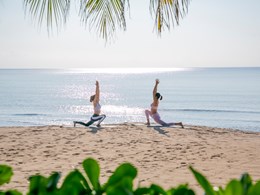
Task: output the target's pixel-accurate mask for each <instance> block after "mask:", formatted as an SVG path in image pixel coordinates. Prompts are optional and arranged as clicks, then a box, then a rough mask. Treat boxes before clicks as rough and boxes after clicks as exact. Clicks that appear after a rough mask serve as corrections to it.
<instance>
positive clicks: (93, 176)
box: [83, 158, 100, 191]
mask: <svg viewBox="0 0 260 195" xmlns="http://www.w3.org/2000/svg"><path fill="white" fill-rule="evenodd" d="M83 168H84V170H85V172H86V174H87V176H88V178H89V180H90V182H91V184H92V186H93V188H94V189H95V190H96V191H98V190H100V183H99V175H100V168H99V165H98V163H97V161H96V160H94V159H92V158H88V159H86V160H84V161H83Z"/></svg>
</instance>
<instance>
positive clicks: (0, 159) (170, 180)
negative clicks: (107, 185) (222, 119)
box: [0, 123, 260, 194]
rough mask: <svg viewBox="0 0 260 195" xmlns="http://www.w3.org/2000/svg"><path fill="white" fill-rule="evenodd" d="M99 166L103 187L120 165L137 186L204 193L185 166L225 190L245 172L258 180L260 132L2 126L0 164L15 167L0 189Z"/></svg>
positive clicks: (138, 126) (130, 125)
mask: <svg viewBox="0 0 260 195" xmlns="http://www.w3.org/2000/svg"><path fill="white" fill-rule="evenodd" d="M88 157H92V158H94V159H96V160H98V162H99V164H100V167H101V178H100V180H101V183H102V184H104V182H105V181H107V178H108V177H109V176H110V175H111V174H112V173H113V171H114V170H115V168H116V167H118V166H119V165H120V164H121V163H123V162H130V163H132V164H133V165H134V166H135V167H137V169H138V176H137V179H136V180H135V183H136V185H137V184H140V185H141V186H149V185H150V184H151V183H156V184H159V185H161V186H162V187H164V188H166V189H168V188H170V187H175V186H177V185H179V184H183V183H189V185H190V187H191V188H192V189H194V190H195V191H196V192H197V193H198V194H203V191H202V189H201V188H200V187H199V185H198V184H197V182H196V181H195V179H194V177H193V175H192V173H191V171H190V170H189V168H188V167H189V165H192V166H193V167H194V168H195V169H197V170H198V171H200V172H201V173H202V174H204V175H205V176H207V178H208V179H209V181H210V182H212V184H213V185H214V186H223V185H224V184H226V183H227V182H228V181H229V180H230V179H232V178H237V179H238V178H240V176H241V174H242V173H244V172H248V173H250V175H251V176H252V178H253V180H259V179H260V133H254V132H245V131H238V130H230V129H220V128H210V127H201V126H186V127H185V128H184V129H181V128H178V127H161V126H157V125H155V124H154V125H152V126H150V127H147V126H145V125H143V124H138V123H125V124H116V125H104V126H103V127H101V128H96V127H90V128H85V127H76V128H73V127H60V126H40V127H1V128H0V164H8V165H10V166H12V167H13V171H14V176H13V177H12V180H11V182H10V183H9V184H7V185H4V186H2V187H1V189H10V188H15V189H17V190H20V191H22V192H23V193H25V192H27V188H28V185H29V184H28V181H27V179H28V177H29V176H31V175H35V174H37V173H40V174H42V175H45V176H49V175H50V174H51V172H53V171H58V172H62V178H61V180H62V179H63V178H64V177H65V176H66V175H67V173H68V172H70V171H72V170H73V169H74V168H80V169H81V163H82V161H83V160H84V159H86V158H88Z"/></svg>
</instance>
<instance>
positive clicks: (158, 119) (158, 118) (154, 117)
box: [145, 110, 175, 126]
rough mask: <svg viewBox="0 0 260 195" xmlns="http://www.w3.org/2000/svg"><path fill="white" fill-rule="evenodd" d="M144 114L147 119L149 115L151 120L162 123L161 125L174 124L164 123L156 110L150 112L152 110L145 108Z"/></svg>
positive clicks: (170, 124)
mask: <svg viewBox="0 0 260 195" xmlns="http://www.w3.org/2000/svg"><path fill="white" fill-rule="evenodd" d="M145 115H146V119H147V121H148V120H149V116H150V117H152V118H153V120H154V121H155V122H157V123H159V124H160V125H163V126H172V125H174V124H175V123H166V122H164V121H162V120H161V117H160V115H159V114H158V112H156V113H154V114H152V112H151V111H150V110H145Z"/></svg>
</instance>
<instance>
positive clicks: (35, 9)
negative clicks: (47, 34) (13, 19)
mask: <svg viewBox="0 0 260 195" xmlns="http://www.w3.org/2000/svg"><path fill="white" fill-rule="evenodd" d="M24 5H25V9H26V10H28V11H29V12H30V14H31V15H32V17H33V18H34V19H35V20H37V21H38V23H39V25H40V26H42V23H43V22H46V24H47V29H48V31H49V29H52V27H53V23H55V25H56V27H59V26H60V25H62V24H64V23H65V22H66V19H67V16H68V12H69V7H70V0H24Z"/></svg>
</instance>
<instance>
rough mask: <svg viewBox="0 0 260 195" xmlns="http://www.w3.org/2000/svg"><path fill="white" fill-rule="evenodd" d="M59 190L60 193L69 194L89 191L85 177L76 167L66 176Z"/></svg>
mask: <svg viewBox="0 0 260 195" xmlns="http://www.w3.org/2000/svg"><path fill="white" fill-rule="evenodd" d="M60 190H61V194H70V195H74V194H75V195H76V194H90V193H91V190H90V187H89V185H88V183H87V181H86V179H85V178H84V177H83V175H82V174H81V173H80V172H79V171H78V170H77V169H76V170H74V171H72V172H70V173H69V174H68V175H67V176H66V178H65V180H64V182H63V184H62V186H61V188H60Z"/></svg>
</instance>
